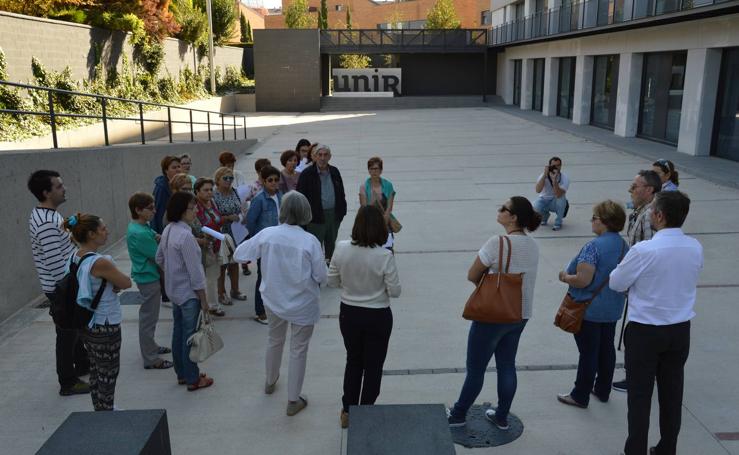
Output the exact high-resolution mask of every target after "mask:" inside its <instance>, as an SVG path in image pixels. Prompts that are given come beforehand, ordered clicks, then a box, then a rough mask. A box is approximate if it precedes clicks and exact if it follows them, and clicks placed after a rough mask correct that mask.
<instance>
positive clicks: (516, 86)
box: [513, 60, 523, 106]
mask: <svg viewBox="0 0 739 455" xmlns="http://www.w3.org/2000/svg"><path fill="white" fill-rule="evenodd" d="M522 66H523V65H522V61H521V60H514V61H513V104H514V105H515V106H521V68H522Z"/></svg>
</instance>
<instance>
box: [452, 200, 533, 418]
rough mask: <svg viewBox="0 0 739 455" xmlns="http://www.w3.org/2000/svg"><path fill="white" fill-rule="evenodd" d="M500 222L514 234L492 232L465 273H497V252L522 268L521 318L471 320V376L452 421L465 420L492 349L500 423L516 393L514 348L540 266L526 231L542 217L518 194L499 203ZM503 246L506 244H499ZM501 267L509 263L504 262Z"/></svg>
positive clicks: (473, 277)
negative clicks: (496, 320) (490, 320)
mask: <svg viewBox="0 0 739 455" xmlns="http://www.w3.org/2000/svg"><path fill="white" fill-rule="evenodd" d="M497 221H498V224H500V225H501V226H503V228H505V231H506V235H505V236H504V237H503V238H507V239H508V240H510V243H509V242H508V241H505V242H502V245H503V246H500V245H501V242H500V237H499V236H497V235H494V236H493V237H491V238H490V239H489V240H488V241H487V242H486V243H485V245H483V246H482V248H481V249H480V251H479V252H478V255H477V257H476V258H475V262H474V263H473V264H472V266H471V267H470V270H469V272H468V273H467V279H468V280H469V281H471V282H472V283H475V284H476V285H477V284H478V283H479V282H480V280H481V279H483V278H484V277H485V274H486V273H496V272H498V271H499V269H500V268H501V264H500V262H502V261H500V259H499V257H501V256H503V257H507V256H509V253H510V262H508V261H506V262H508V264H507V266H508V267H507V272H506V273H513V274H522V286H521V295H522V302H521V305H522V309H521V310H522V311H521V314H522V319H521V320H520V321H518V322H508V323H489V322H479V321H476V320H473V321H472V324H471V326H470V332H469V336H468V339H467V376H466V377H465V380H464V385H463V386H462V391H461V392H460V394H459V398H458V399H457V402H456V403H455V404H454V406H453V407H452V408H450V409H448V410H447V417H448V422H449V426H450V427H461V426H464V425H466V423H467V422H466V416H467V411H468V410H469V408H470V407H472V405H473V404H474V402H475V399H477V396H478V395H479V394H480V391H481V390H482V385H483V381H484V378H485V370H486V369H487V366H488V363H489V362H490V359H491V358H492V356H493V355H495V366H496V369H497V375H498V406H497V407H495V408H493V409H488V410H487V411H486V412H485V416H486V417H487V419H488V420H490V421H491V422H493V423H494V424H495V425H496V426H497V427H498V428H499V429H501V430H508V428H509V426H508V413H509V411H510V409H511V403H512V402H513V396H514V395H515V394H516V382H517V380H516V352H517V350H518V341H519V339H520V338H521V333H522V332H523V329H524V327H525V326H526V322H528V320H529V318H531V313H532V307H533V298H534V285H535V283H536V270H537V267H538V265H539V246H538V245H537V243H536V242H535V241H534V240H533V239H532V238H531V237H529V236H527V235H526V232H525V231H529V232H533V231H535V230H536V229H537V228H538V227H539V223H541V215H539V214H538V213H536V212H535V211H534V208H533V207H532V205H531V202H529V200H528V199H526V198H525V197H522V196H514V197H512V198H510V199H509V200H507V201H506V202H505V204H503V205H502V206H501V207H500V208H499V209H498V218H497ZM501 249H502V250H501ZM502 268H504V269H505V268H506V265H503V267H502Z"/></svg>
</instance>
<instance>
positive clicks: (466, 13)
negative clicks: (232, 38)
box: [265, 0, 490, 30]
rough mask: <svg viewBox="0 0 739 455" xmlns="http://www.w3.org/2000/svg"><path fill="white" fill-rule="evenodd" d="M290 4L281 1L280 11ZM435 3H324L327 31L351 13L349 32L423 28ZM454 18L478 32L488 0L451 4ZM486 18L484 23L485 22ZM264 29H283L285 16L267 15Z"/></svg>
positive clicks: (312, 7)
mask: <svg viewBox="0 0 739 455" xmlns="http://www.w3.org/2000/svg"><path fill="white" fill-rule="evenodd" d="M291 3H292V0H283V1H282V11H283V13H284V11H285V10H286V9H287V7H288V6H289V5H290V4H291ZM435 3H436V0H398V1H373V0H327V2H326V6H327V7H328V26H329V28H345V27H346V11H347V9H349V10H351V15H352V28H354V29H355V30H358V29H377V28H394V29H397V28H405V29H408V28H416V29H418V28H423V25H424V23H425V22H426V16H427V14H428V12H429V10H430V9H431V8H432V7H433V6H434V4H435ZM308 5H309V11H310V13H311V14H314V15H317V14H318V10H319V9H320V7H321V0H308ZM454 6H455V8H456V10H457V16H458V17H459V20H460V22H461V25H462V28H481V27H486V26H487V25H485V24H484V22H486V20H487V22H490V15H489V13H490V11H489V10H490V1H489V0H454ZM486 17H487V19H485V18H486ZM265 26H266V28H285V16H284V15H282V14H280V15H269V16H267V17H266V24H265Z"/></svg>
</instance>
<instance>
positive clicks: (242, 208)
mask: <svg viewBox="0 0 739 455" xmlns="http://www.w3.org/2000/svg"><path fill="white" fill-rule="evenodd" d="M219 160H220V164H221V167H219V168H218V169H216V171H215V173H214V176H213V178H212V179H211V178H208V177H201V178H195V177H194V176H191V175H190V174H189V170H190V165H191V164H192V160H191V158H190V157H189V156H180V157H174V156H168V157H165V158H164V159H163V160H162V162H161V172H162V175H161V176H159V177H157V179H156V180H155V187H154V192H153V194H148V193H135V194H133V195H132V196H131V198H130V200H129V209H130V213H131V223H130V224H129V227H128V232H127V242H128V250H129V255H130V258H131V263H132V268H131V278H129V277H128V276H126V275H125V274H123V273H122V272H121V271H120V270H119V269H118V268H117V267H116V265H115V263H114V262H113V260H112V258H110V257H109V256H104V255H101V254H99V253H98V251H99V250H100V249H101V248H102V247H103V246H104V245H105V242H106V240H107V229H106V226H105V223H104V222H103V220H101V219H100V218H99V217H96V216H94V215H90V214H76V215H74V216H71V217H69V218H68V219H66V220H64V219H63V218H62V217H61V215H60V214H59V212H58V211H57V209H58V207H59V206H60V205H61V204H62V203H63V202H64V201H65V200H66V195H65V189H64V185H63V182H62V180H61V176H60V175H59V174H58V173H56V172H54V171H37V172H35V173H34V174H33V175H32V176H31V178H30V179H29V183H28V187H29V189H30V190H31V192H32V193H33V194H34V195H35V196H36V197H37V199H38V200H39V206H38V207H36V208H35V209H34V210H33V212H32V214H31V218H30V220H29V223H30V230H31V239H32V247H33V254H34V260H35V262H36V266H37V269H38V272H39V278H40V280H41V284H42V287H43V290H44V292H46V293H47V295H48V296H49V298H50V299H53V298H54V295H53V292H54V289H55V283H56V282H57V281H58V280H59V279H60V278H61V277H63V276H64V275H65V273H67V270H68V269H69V264H70V263H71V262H74V263H81V259H82V258H84V257H85V256H86V255H89V254H93V255H94V257H93V260H91V261H85V262H84V264H82V265H81V266H80V267H79V271H78V278H79V282H80V294H79V295H78V303H79V304H80V305H82V306H85V305H88V306H89V302H90V300H91V298H90V296H91V295H95V294H96V293H97V291H98V290H99V288H100V286H101V284H102V283H106V282H107V283H108V287H107V288H105V292H103V293H102V295H103V297H102V299H101V301H100V304H99V305H98V307H97V309H96V310H95V316H94V318H93V320H92V321H91V322H90V326H89V327H88V328H87V329H86V330H84V331H83V332H82V333H79V334H78V333H68V332H65V331H64V330H61V329H59V328H57V373H58V375H59V383H60V387H61V388H60V394H62V395H71V394H76V393H87V392H92V400H93V405H94V408H95V409H96V410H110V409H114V391H115V381H116V377H117V374H118V369H119V355H120V344H121V332H120V322H121V310H120V302H119V300H118V297H117V293H118V292H119V291H120V290H123V289H127V288H129V287H131V286H132V282H131V279H133V281H134V282H135V283H136V285H137V287H138V289H139V291H140V293H141V308H140V312H139V343H140V349H141V355H142V359H143V364H144V368H147V369H166V368H171V367H174V369H175V372H176V376H177V381H178V383H180V384H183V385H186V386H187V389H188V390H190V391H195V390H198V389H200V388H205V387H209V386H211V385H212V384H213V383H214V380H213V378H211V377H209V376H208V375H206V374H205V373H202V372H200V371H199V369H198V365H197V364H196V363H194V362H192V361H191V360H190V358H189V349H190V346H189V345H188V344H187V339H188V338H189V337H190V336H191V335H192V334H193V333H194V332H195V331H196V329H197V324H198V319H199V317H203V315H204V314H205V315H208V317H209V316H223V315H224V314H225V312H224V310H223V306H224V305H226V306H227V305H230V304H232V299H236V300H246V296H245V295H243V294H242V293H241V291H240V289H239V284H238V271H239V269H238V267H239V266H238V264H239V263H240V264H242V267H243V269H242V270H244V273H250V272H249V271H248V265H247V264H249V263H256V265H257V284H256V286H255V291H254V292H255V296H254V305H255V316H254V318H255V320H256V321H257V322H260V323H263V324H266V325H268V335H267V347H266V350H267V352H266V375H265V376H266V377H265V385H264V391H265V393H266V394H272V393H274V391H275V390H276V388H277V386H278V381H279V372H280V364H281V359H282V352H283V349H284V344H285V342H286V338H287V329H288V327H289V328H290V331H291V342H290V361H289V366H288V379H287V395H288V403H287V409H286V413H287V414H288V415H291V416H292V415H295V414H297V413H298V412H300V411H301V410H302V409H304V408H305V407H306V406H307V404H308V400H307V397H306V396H305V395H304V394H302V393H301V392H302V384H303V380H304V376H305V369H306V362H307V351H308V346H309V342H310V339H311V336H312V333H313V328H314V326H315V324H316V323H317V322H318V320H319V317H320V310H319V301H320V287H321V286H323V285H328V286H332V287H338V288H341V290H342V291H341V306H340V315H339V327H340V331H341V334H342V337H343V340H344V346H345V348H346V352H347V358H346V366H345V372H344V387H343V396H342V409H341V411H340V423H341V426H342V427H346V426H348V424H349V412H350V407H351V406H353V405H357V404H363V405H366V404H373V403H374V402H375V401H376V399H377V397H378V396H379V393H380V384H381V379H382V367H383V364H384V361H385V357H386V354H387V349H388V343H389V338H390V334H391V331H392V325H393V318H392V311H391V310H390V298H392V297H398V296H399V295H400V292H401V286H400V280H399V277H398V269H397V266H396V263H395V257H394V252H393V245H394V235H393V234H394V233H395V232H397V229H395V228H394V225H393V222H396V223H397V219H395V217H394V215H393V207H394V200H395V189H394V187H393V185H392V183H391V182H390V181H389V180H387V179H385V178H383V177H381V174H382V171H383V161H382V159H381V158H379V157H373V158H371V159H369V160H368V162H367V169H368V173H369V177H368V178H367V179H366V180H365V181H364V182H363V183H362V184H361V185H360V187H359V189H358V194H357V196H358V200H359V204H360V208H359V210H358V212H357V215H356V218H355V220H354V224H353V227H352V230H351V236H350V240H347V241H341V242H338V243H337V242H336V239H337V235H338V230H339V226H340V224H341V222H342V220H343V218H344V217H345V215H346V213H347V203H346V195H345V192H344V183H343V180H342V177H341V173H340V171H339V170H338V169H337V168H336V167H334V166H332V165H330V164H329V161H330V160H331V150H330V148H329V147H328V146H326V145H323V144H311V143H310V142H309V141H307V140H305V139H301V140H300V141H299V142H298V144H297V146H296V149H295V150H288V151H285V152H284V153H282V155H281V156H280V162H281V164H282V166H283V169H282V170H278V169H277V168H275V167H273V166H272V165H271V163H270V162H269V160H266V159H259V160H257V161H256V163H255V171H256V173H257V179H256V180H255V181H253V182H249V181H248V179H247V178H246V177H245V176H243V175H242V174H241V173H240V172H238V171H236V170H234V163H235V162H236V157H235V156H234V155H233V154H232V153H230V152H224V153H222V154H221V156H220V157H219ZM677 185H678V173H677V171H676V170H675V168H674V165H673V164H672V163H671V162H669V161H667V160H659V161H657V162H655V163H654V167H653V169H651V170H642V171H639V173H638V175H637V176H636V177H635V178H634V180H633V182H632V184H631V186H630V187H629V193H630V195H631V207H632V211H631V213H630V214H629V215H628V217H627V215H626V212H625V210H624V207H623V206H621V205H620V204H619V203H617V202H614V201H612V200H606V201H602V202H600V203H598V204H595V205H594V207H593V210H592V217H591V219H590V221H591V226H592V232H593V233H594V234H595V236H596V237H595V238H594V239H593V240H591V241H589V242H587V243H586V244H585V245H584V246H583V247H582V248H581V249H580V251H579V252H578V254H577V255H576V256H575V257H574V258H573V259H572V260H571V261H570V264H569V265H568V267H567V268H566V269H565V270H563V271H561V272H560V273H559V280H560V281H562V282H563V283H565V284H567V285H568V292H569V293H570V294H571V296H572V297H573V298H574V299H575V300H576V301H584V302H585V301H589V302H590V303H589V306H588V307H587V310H586V312H585V318H584V322H583V325H582V329H581V330H580V331H579V332H578V333H577V334H575V336H574V338H575V343H576V345H577V347H578V351H579V353H580V357H579V362H578V370H577V375H576V379H575V385H574V388H573V389H572V390H571V391H570V392H569V393H565V394H561V395H558V396H557V399H558V400H559V401H560V402H562V403H563V404H566V405H571V406H575V407H578V408H586V407H587V406H588V404H589V400H590V396H591V395H593V396H595V397H596V398H597V399H598V400H599V401H602V402H607V401H608V399H609V394H610V391H611V389H615V390H621V391H628V405H629V412H628V420H629V436H628V439H627V443H626V449H625V452H626V454H627V455H631V454H637V453H638V454H642V453H645V452H646V447H647V431H648V427H649V409H650V402H651V394H652V387H653V384H654V382H655V380H656V382H657V385H658V389H659V397H660V406H661V413H660V419H661V430H662V439H661V441H660V443H659V444H658V445H657V446H656V448H653V449H652V450H653V453H658V454H662V453H675V447H676V443H677V435H678V432H679V428H680V404H681V400H682V384H683V365H684V363H685V360H686V359H687V355H688V345H689V327H690V322H689V321H690V319H691V318H692V317H693V316H694V312H693V305H694V303H695V287H696V284H697V279H698V274H699V272H700V270H701V267H702V261H703V257H702V248H701V246H700V244H699V243H698V242H697V241H696V240H694V239H692V238H690V237H688V236H686V235H685V234H684V233H683V232H682V230H681V229H680V228H681V226H682V224H683V222H684V221H685V218H686V217H687V214H688V210H689V205H690V200H689V199H688V197H687V196H686V195H684V194H683V193H681V192H680V191H678V188H677ZM569 186H570V181H569V179H568V177H567V176H566V174H564V173H563V172H562V160H561V159H559V158H557V157H553V158H552V159H550V160H549V162H548V165H547V167H546V169H545V172H544V173H543V174H542V175H541V176H540V177H539V179H538V180H537V182H536V186H535V189H536V191H537V192H538V193H540V194H539V198H538V199H537V200H536V201H535V202H534V203H533V204H532V203H531V202H530V201H529V200H528V199H526V198H525V197H522V196H514V197H511V198H510V199H508V200H506V201H505V202H504V203H503V204H502V205H501V206H500V207H499V208H498V214H497V222H498V223H499V224H500V225H501V226H502V227H503V229H504V230H505V235H506V236H507V237H508V238H509V239H510V243H504V247H503V248H504V249H505V250H508V249H509V248H510V251H504V254H508V253H510V264H509V269H508V270H509V272H510V273H520V274H523V280H522V320H521V321H519V322H514V323H505V324H503V323H483V322H477V321H473V322H472V323H471V325H470V330H469V336H468V345H467V374H466V377H465V380H464V383H463V386H462V389H461V391H460V394H459V398H458V399H457V401H456V402H455V403H454V405H453V406H452V407H451V408H450V409H449V410H448V421H449V425H450V426H463V425H465V424H466V414H467V412H468V410H469V409H470V407H471V406H472V404H473V403H474V401H475V400H476V398H477V396H478V395H479V393H480V391H481V390H482V386H483V380H484V374H485V371H486V368H487V366H488V363H489V362H490V360H491V359H492V357H493V356H495V361H496V367H497V378H498V382H497V384H498V385H497V388H498V402H497V405H496V406H495V407H494V408H491V409H488V410H486V413H485V415H486V417H487V418H488V419H489V420H490V421H491V422H492V423H493V424H494V425H496V426H497V427H498V428H499V429H501V430H507V429H508V428H509V424H508V415H509V413H510V409H511V405H512V402H513V398H514V395H515V392H516V387H517V381H516V366H515V359H516V353H517V349H518V344H519V340H520V337H521V335H522V333H523V331H524V328H525V326H526V324H527V322H528V320H529V319H530V318H531V317H532V314H533V306H534V289H535V283H536V278H537V268H538V262H539V247H538V245H537V242H536V241H535V240H534V239H533V238H532V237H531V236H529V235H528V233H531V232H534V231H536V230H537V229H538V228H539V227H540V226H542V225H546V224H547V218H548V215H549V212H554V213H555V214H556V220H555V223H554V226H553V229H554V230H559V229H561V227H562V222H563V218H564V216H565V215H566V212H567V208H568V206H569V203H568V202H567V199H566V193H567V191H568V190H569ZM627 221H628V227H627V229H626V235H625V237H626V241H624V239H623V238H622V236H621V235H620V233H621V231H622V230H623V229H624V226H625V225H626V224H627ZM72 239H74V242H72ZM498 245H499V236H493V237H491V238H490V239H489V240H488V241H487V242H486V243H485V244H484V245H483V246H482V247H481V249H480V250H479V251H478V253H477V255H476V257H475V259H474V261H473V264H472V265H471V267H470V269H469V272H468V276H467V278H468V280H469V281H471V282H472V283H475V284H477V283H478V282H480V279H481V278H482V277H483V276H484V274H486V273H495V272H497V271H498V269H499V268H500V267H501V265H502V264H499V263H498V262H499V259H498V258H499V255H498V253H499V252H498ZM507 245H510V247H509V246H507ZM668 261H669V263H670V268H669V270H668V269H667V268H666V267H664V264H665V263H667V262H668ZM226 276H228V277H229V279H230V282H231V288H230V292H229V293H228V294H227V293H226V290H225V278H226ZM83 283H84V285H83ZM665 283H668V284H669V285H666V284H665ZM626 293H627V294H628V304H627V303H626V300H627V298H626V296H625V294H626ZM166 300H168V301H170V302H171V303H172V308H173V320H174V328H173V334H172V345H171V348H168V347H165V346H159V345H158V344H157V343H156V342H155V341H154V333H155V328H156V323H157V320H158V316H159V306H160V302H162V301H166ZM626 305H628V309H629V311H628V317H629V323H628V326H627V327H626V335H625V346H626V352H625V361H626V379H625V380H624V381H618V382H613V374H614V370H615V359H616V355H615V348H614V339H615V333H616V323H617V321H618V320H619V319H620V318H621V315H622V313H623V312H624V307H625V306H626ZM170 352H171V353H172V359H173V361H172V362H170V361H168V360H165V359H163V358H162V357H161V356H162V355H163V354H167V353H170ZM88 372H89V374H90V382H89V384H87V383H85V382H84V381H82V380H81V379H80V376H83V375H84V374H86V373H88Z"/></svg>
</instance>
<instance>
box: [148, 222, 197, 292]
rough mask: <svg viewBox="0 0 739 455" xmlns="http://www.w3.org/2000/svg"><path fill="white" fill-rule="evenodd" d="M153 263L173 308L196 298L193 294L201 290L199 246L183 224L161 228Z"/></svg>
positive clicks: (189, 230)
mask: <svg viewBox="0 0 739 455" xmlns="http://www.w3.org/2000/svg"><path fill="white" fill-rule="evenodd" d="M156 261H157V264H159V266H160V267H161V268H162V269H163V270H164V290H165V291H166V292H167V295H168V296H169V298H170V300H172V303H174V304H175V305H182V304H183V303H185V302H187V301H188V300H192V299H196V298H197V294H195V291H201V290H204V289H205V272H204V271H203V263H202V253H201V251H200V246H199V245H198V243H197V242H196V241H195V237H194V236H193V235H192V229H191V228H190V226H188V225H187V224H186V223H185V222H183V221H178V222H176V223H169V224H168V225H167V227H165V228H164V232H162V239H161V240H160V241H159V248H158V249H157V255H156Z"/></svg>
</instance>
